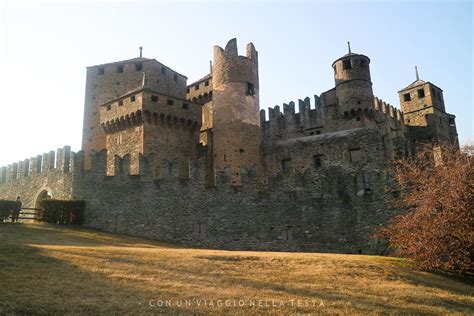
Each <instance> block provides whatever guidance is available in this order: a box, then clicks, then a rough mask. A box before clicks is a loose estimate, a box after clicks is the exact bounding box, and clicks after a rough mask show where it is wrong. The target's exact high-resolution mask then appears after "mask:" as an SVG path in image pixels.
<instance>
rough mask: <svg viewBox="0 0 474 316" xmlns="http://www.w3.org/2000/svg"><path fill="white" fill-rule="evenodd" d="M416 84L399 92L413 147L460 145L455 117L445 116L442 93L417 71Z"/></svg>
mask: <svg viewBox="0 0 474 316" xmlns="http://www.w3.org/2000/svg"><path fill="white" fill-rule="evenodd" d="M415 73H416V80H415V81H413V82H412V83H411V84H410V85H408V86H407V87H405V88H403V89H402V90H400V91H398V95H399V98H400V107H401V109H402V112H403V115H404V117H405V124H406V125H407V126H408V133H409V136H410V138H411V139H412V141H413V142H414V143H419V144H421V143H426V142H434V143H447V144H453V145H458V138H457V131H456V123H455V116H454V115H452V114H449V113H446V110H445V105H444V98H443V90H442V89H441V88H439V87H437V86H436V85H434V84H432V83H431V82H427V81H424V80H421V79H420V77H419V74H418V69H417V68H416V67H415Z"/></svg>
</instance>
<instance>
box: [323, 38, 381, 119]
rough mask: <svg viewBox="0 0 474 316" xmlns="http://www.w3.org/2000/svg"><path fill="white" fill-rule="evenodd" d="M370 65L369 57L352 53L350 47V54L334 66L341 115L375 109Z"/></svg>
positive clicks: (337, 61)
mask: <svg viewBox="0 0 474 316" xmlns="http://www.w3.org/2000/svg"><path fill="white" fill-rule="evenodd" d="M369 64H370V59H369V57H367V56H365V55H361V54H354V53H352V52H351V50H350V46H349V53H348V54H346V55H344V56H342V57H341V58H339V59H337V60H336V61H335V62H334V63H333V64H332V68H333V69H334V79H335V81H336V96H337V99H338V104H339V111H340V113H345V112H347V113H350V112H351V111H356V112H357V111H363V110H364V109H371V108H373V103H374V94H373V91H372V82H371V80H370V68H369Z"/></svg>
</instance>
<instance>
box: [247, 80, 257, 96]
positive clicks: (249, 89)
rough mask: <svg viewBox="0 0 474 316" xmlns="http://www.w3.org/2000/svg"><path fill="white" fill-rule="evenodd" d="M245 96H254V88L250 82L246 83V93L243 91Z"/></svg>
mask: <svg viewBox="0 0 474 316" xmlns="http://www.w3.org/2000/svg"><path fill="white" fill-rule="evenodd" d="M245 94H246V95H251V96H252V95H255V87H254V86H253V84H251V83H250V82H247V91H245Z"/></svg>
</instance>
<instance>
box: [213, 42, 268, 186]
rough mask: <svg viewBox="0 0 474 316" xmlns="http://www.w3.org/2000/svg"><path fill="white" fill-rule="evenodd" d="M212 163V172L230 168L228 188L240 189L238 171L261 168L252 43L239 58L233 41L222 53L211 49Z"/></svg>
mask: <svg viewBox="0 0 474 316" xmlns="http://www.w3.org/2000/svg"><path fill="white" fill-rule="evenodd" d="M212 85H213V103H214V113H213V121H214V122H213V136H212V137H213V159H214V167H215V168H216V169H220V168H223V167H225V166H230V169H231V181H232V185H240V168H241V167H244V166H247V167H248V166H255V165H256V166H257V168H259V167H260V166H261V161H262V159H261V152H260V145H261V139H262V134H261V129H260V116H259V111H260V108H259V83H258V56H257V51H256V50H255V47H254V45H253V44H252V43H249V44H247V56H239V55H238V52H237V40H236V39H235V38H234V39H231V40H230V41H229V42H228V43H227V45H226V47H225V49H222V48H221V47H219V46H214V65H213V68H212Z"/></svg>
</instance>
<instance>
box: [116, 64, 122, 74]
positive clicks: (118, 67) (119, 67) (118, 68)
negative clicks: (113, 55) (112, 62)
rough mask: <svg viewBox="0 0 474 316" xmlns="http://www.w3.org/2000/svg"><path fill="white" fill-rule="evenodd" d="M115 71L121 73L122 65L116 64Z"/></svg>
mask: <svg viewBox="0 0 474 316" xmlns="http://www.w3.org/2000/svg"><path fill="white" fill-rule="evenodd" d="M117 72H118V73H122V72H123V65H120V66H117Z"/></svg>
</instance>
